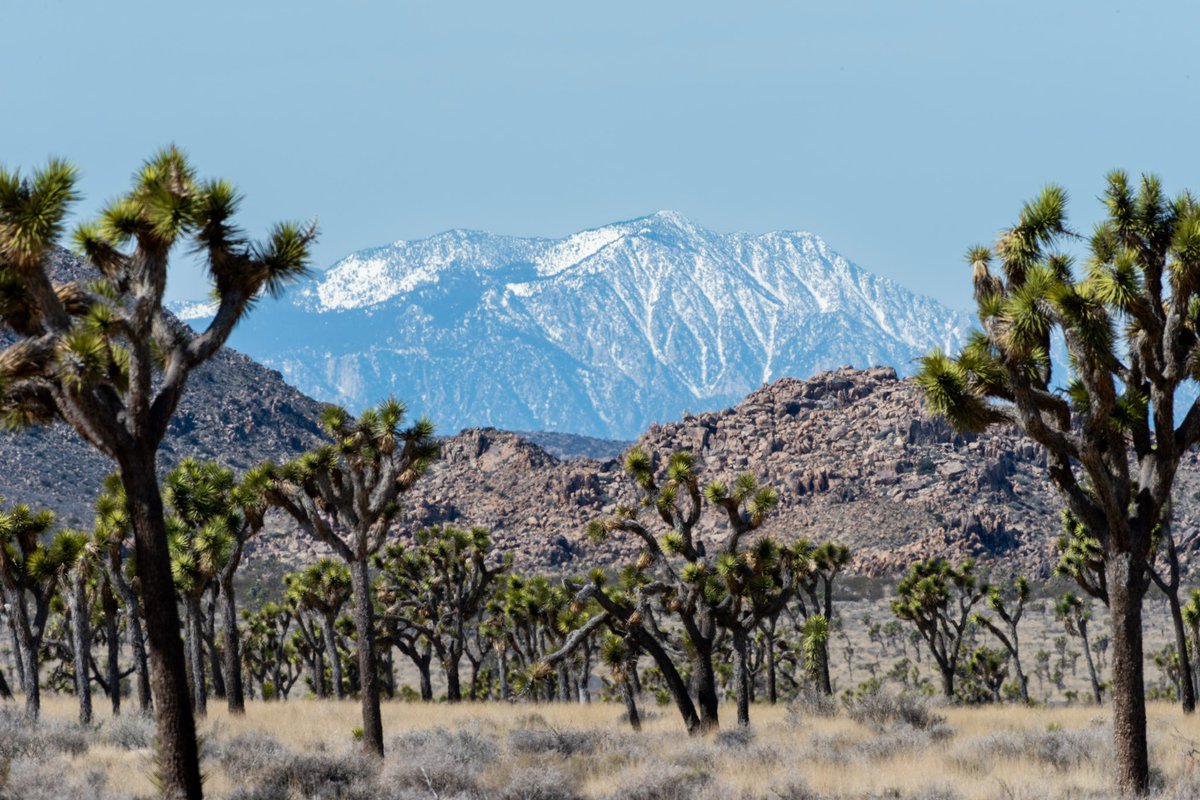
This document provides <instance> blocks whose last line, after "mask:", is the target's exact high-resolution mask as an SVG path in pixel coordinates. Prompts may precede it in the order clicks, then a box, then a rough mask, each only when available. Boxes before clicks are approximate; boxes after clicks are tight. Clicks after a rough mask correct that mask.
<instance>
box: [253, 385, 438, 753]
mask: <svg viewBox="0 0 1200 800" xmlns="http://www.w3.org/2000/svg"><path fill="white" fill-rule="evenodd" d="M404 416H405V408H404V406H403V404H401V403H400V402H398V401H396V400H387V401H385V402H383V403H381V404H380V405H379V406H378V407H377V408H372V409H368V410H366V411H364V412H363V413H362V414H361V415H360V416H359V418H358V419H357V420H356V419H354V418H353V417H351V416H350V414H348V413H347V412H346V411H345V410H344V409H342V408H338V407H337V406H328V407H326V409H325V412H324V414H323V415H322V424H323V426H324V428H325V430H326V431H327V432H328V433H329V434H330V435H331V436H332V437H333V438H334V443H333V444H331V445H327V446H324V447H321V448H318V449H316V450H313V451H311V452H309V453H306V454H305V455H303V456H301V457H300V458H299V459H297V460H296V461H293V462H292V463H290V464H287V465H285V466H283V467H280V468H277V469H275V470H274V471H273V473H272V474H273V477H274V479H275V480H274V484H273V487H272V489H271V490H270V491H269V492H268V499H269V500H270V502H271V503H272V504H274V505H278V506H280V507H282V508H283V509H284V510H285V511H287V512H288V513H289V514H290V515H291V516H292V518H293V519H295V520H296V522H298V523H299V524H300V527H301V528H302V529H304V531H305V532H306V533H308V535H310V536H312V537H313V538H314V539H317V540H318V541H321V542H324V543H325V544H327V545H328V546H329V547H330V548H332V550H333V552H334V553H335V554H336V555H337V557H338V558H340V559H342V560H343V561H345V562H346V564H347V565H349V567H350V582H351V584H352V586H353V591H354V630H355V634H356V638H357V640H358V675H359V683H360V684H361V692H360V694H361V697H362V711H363V745H364V747H365V749H366V750H367V751H368V752H371V753H375V754H376V755H379V756H382V755H383V721H382V719H381V717H380V710H379V680H378V676H377V671H376V657H375V620H374V608H373V604H372V597H371V594H372V593H371V579H370V558H371V556H372V555H374V554H375V553H377V552H378V551H379V549H380V548H381V547H382V546H383V544H384V542H385V541H386V539H387V535H388V531H389V529H390V528H391V524H392V522H393V521H394V520H395V519H396V516H397V515H398V514H399V513H400V496H401V495H403V494H404V493H405V492H406V491H408V489H409V488H411V487H412V485H413V484H414V483H415V482H416V481H417V479H418V478H420V477H421V475H423V474H424V473H425V471H426V470H427V469H428V467H429V465H430V464H431V463H432V461H433V459H434V458H435V457H436V456H437V444H436V442H435V441H434V439H433V423H431V422H430V421H429V420H427V419H421V420H418V421H417V422H416V423H415V424H414V425H412V426H410V427H408V428H402V427H401V426H402V425H403V423H404Z"/></svg>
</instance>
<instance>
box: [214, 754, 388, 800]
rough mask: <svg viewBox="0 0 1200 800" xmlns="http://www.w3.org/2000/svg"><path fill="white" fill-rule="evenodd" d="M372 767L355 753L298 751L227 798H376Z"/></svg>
mask: <svg viewBox="0 0 1200 800" xmlns="http://www.w3.org/2000/svg"><path fill="white" fill-rule="evenodd" d="M376 771H377V770H376V767H375V764H374V762H373V761H372V760H370V759H368V758H367V757H366V756H363V755H361V754H359V753H345V754H342V755H333V754H329V753H302V754H298V755H293V756H289V757H287V758H285V759H284V760H283V762H282V763H280V764H278V765H277V766H275V767H274V768H273V769H270V770H267V771H266V772H265V773H264V774H263V775H262V777H261V778H260V780H258V781H257V782H256V783H255V784H251V785H250V786H247V787H244V788H242V789H240V790H238V791H237V792H235V793H234V794H232V795H230V800H291V798H293V797H297V796H298V797H302V798H305V799H306V800H308V799H309V798H311V800H376V798H377V797H378V793H377V792H376V791H375V788H374V785H373V778H374V776H375V773H376Z"/></svg>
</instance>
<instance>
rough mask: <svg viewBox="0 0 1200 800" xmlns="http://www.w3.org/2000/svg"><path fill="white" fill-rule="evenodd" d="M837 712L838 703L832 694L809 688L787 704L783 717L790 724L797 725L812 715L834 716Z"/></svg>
mask: <svg viewBox="0 0 1200 800" xmlns="http://www.w3.org/2000/svg"><path fill="white" fill-rule="evenodd" d="M837 713H838V703H837V701H836V700H834V699H833V697H832V696H830V695H827V694H825V693H824V692H819V691H816V690H814V689H811V688H809V689H805V690H803V691H801V692H800V693H799V694H797V695H796V696H795V697H794V698H792V700H791V702H789V703H788V704H787V714H786V717H785V719H786V720H787V721H788V722H789V723H790V724H793V725H799V724H802V723H803V722H805V721H806V720H808V719H810V718H812V717H822V718H825V717H835V716H837Z"/></svg>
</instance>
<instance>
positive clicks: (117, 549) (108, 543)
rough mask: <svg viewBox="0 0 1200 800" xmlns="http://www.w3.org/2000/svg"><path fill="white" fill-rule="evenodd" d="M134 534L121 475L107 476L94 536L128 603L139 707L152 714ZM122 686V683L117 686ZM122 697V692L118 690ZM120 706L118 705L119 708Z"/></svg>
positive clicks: (113, 580) (110, 576)
mask: <svg viewBox="0 0 1200 800" xmlns="http://www.w3.org/2000/svg"><path fill="white" fill-rule="evenodd" d="M130 533H131V526H130V524H129V510H128V504H127V503H126V501H125V487H124V486H122V485H121V476H119V475H117V474H115V473H113V474H112V475H109V476H108V477H107V478H105V479H104V485H103V490H102V491H101V493H100V496H99V497H98V498H97V499H96V521H95V523H94V528H93V535H94V537H95V540H96V546H97V548H99V549H101V550H103V551H104V553H105V563H104V575H105V579H106V580H107V581H108V584H109V586H110V587H112V588H113V589H115V590H116V594H117V595H118V596H119V597H120V598H121V604H122V605H124V606H125V624H126V627H127V628H128V631H129V649H130V650H131V651H132V653H131V654H132V656H133V669H134V674H135V676H136V681H137V695H138V707H139V708H140V709H141V711H142V713H143V714H145V713H149V712H150V711H151V710H152V708H153V706H154V703H153V701H152V699H151V691H150V666H149V659H148V657H147V655H146V634H145V630H144V628H143V626H142V619H143V613H142V602H141V594H140V592H139V591H138V589H139V586H138V585H137V584H138V581H137V579H136V577H132V574H133V572H134V570H133V569H132V568H131V567H132V565H133V562H132V561H131V560H130V558H129V553H128V552H127V550H128V541H129V536H130ZM117 688H118V689H119V688H120V687H119V686H118V687H117ZM114 695H115V697H118V698H119V697H120V692H119V691H118V692H115V693H114ZM119 707H120V706H119V705H117V706H116V708H119Z"/></svg>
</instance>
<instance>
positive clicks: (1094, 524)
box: [919, 172, 1200, 794]
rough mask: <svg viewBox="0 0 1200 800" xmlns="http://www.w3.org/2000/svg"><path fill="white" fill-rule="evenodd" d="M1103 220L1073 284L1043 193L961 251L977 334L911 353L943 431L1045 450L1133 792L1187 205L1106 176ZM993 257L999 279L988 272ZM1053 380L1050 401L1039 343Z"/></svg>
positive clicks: (1195, 220)
mask: <svg viewBox="0 0 1200 800" xmlns="http://www.w3.org/2000/svg"><path fill="white" fill-rule="evenodd" d="M1104 199H1105V204H1106V206H1107V211H1108V218H1107V219H1106V220H1105V221H1103V222H1102V223H1100V224H1099V225H1098V226H1097V227H1096V229H1095V232H1094V233H1093V235H1092V237H1091V242H1090V245H1091V246H1090V257H1089V258H1088V261H1087V269H1086V274H1085V275H1084V276H1083V277H1082V278H1080V279H1077V278H1076V275H1075V273H1074V271H1073V268H1072V263H1071V259H1070V258H1068V257H1066V256H1063V255H1061V254H1059V253H1057V252H1055V246H1056V244H1057V243H1058V242H1059V241H1060V240H1061V239H1063V238H1064V237H1067V236H1071V235H1072V234H1071V232H1070V231H1069V230H1068V228H1067V225H1066V205H1067V198H1066V192H1064V191H1063V190H1062V189H1060V188H1058V187H1054V186H1051V187H1047V188H1046V189H1045V190H1043V191H1042V193H1041V195H1040V196H1039V197H1038V199H1036V200H1034V201H1033V202H1031V203H1028V204H1027V205H1026V206H1025V207H1024V208H1023V209H1022V211H1021V213H1020V216H1019V218H1018V221H1017V224H1016V225H1014V226H1013V227H1012V228H1011V229H1009V230H1008V231H1006V232H1004V233H1003V234H1001V237H1000V240H999V242H998V243H997V245H996V246H995V248H994V250H989V249H987V248H982V247H980V248H975V249H973V250H971V251H970V252H969V254H968V260H969V261H970V262H971V263H972V265H973V268H974V280H975V299H976V302H977V304H978V308H979V321H980V324H981V326H982V328H983V331H982V332H981V333H978V334H976V335H975V336H974V337H973V338H972V339H971V341H970V342H969V344H968V345H967V346H966V348H965V349H964V350H963V351H962V353H961V354H959V355H958V356H957V357H956V358H950V357H948V356H946V355H945V354H942V353H934V354H931V355H930V356H928V357H926V359H925V360H924V365H923V368H922V371H921V374H920V376H919V380H920V382H921V385H922V387H923V388H924V391H925V395H926V398H927V400H928V401H929V403H930V405H931V406H932V407H933V409H934V410H936V411H937V412H939V413H942V414H944V415H945V416H946V417H947V418H949V419H950V420H951V421H952V422H953V423H954V424H955V425H956V426H957V427H959V428H960V429H966V430H982V429H984V428H986V427H988V426H990V425H995V424H1012V425H1017V426H1019V427H1020V428H1021V429H1023V430H1024V431H1025V432H1026V433H1027V434H1028V435H1029V436H1030V437H1031V438H1033V439H1034V440H1035V441H1037V442H1038V443H1040V444H1041V445H1042V446H1043V447H1045V449H1046V453H1047V458H1048V460H1047V469H1048V476H1049V478H1050V480H1051V481H1052V483H1053V484H1054V485H1055V487H1056V488H1057V489H1058V490H1059V491H1060V493H1061V494H1062V495H1063V496H1064V498H1065V500H1066V503H1067V506H1068V508H1069V509H1070V510H1071V512H1072V513H1073V514H1074V515H1075V516H1076V517H1077V518H1078V519H1079V520H1081V521H1082V522H1083V523H1084V524H1085V525H1086V526H1087V528H1088V530H1089V531H1091V534H1092V536H1094V537H1095V539H1096V541H1097V543H1098V544H1099V548H1100V552H1101V553H1102V555H1103V560H1104V572H1105V579H1106V584H1107V586H1106V589H1107V593H1108V597H1109V603H1108V606H1109V611H1110V614H1109V617H1110V621H1111V625H1112V650H1113V655H1112V684H1113V739H1114V749H1115V758H1114V763H1115V766H1116V783H1117V788H1118V790H1120V791H1121V792H1124V793H1129V794H1133V793H1139V794H1140V793H1145V792H1146V791H1147V790H1148V784H1149V777H1150V765H1149V757H1148V753H1147V749H1146V707H1145V692H1144V680H1143V663H1142V662H1143V658H1142V601H1143V598H1144V596H1145V592H1146V588H1147V586H1148V584H1149V578H1148V576H1147V564H1148V563H1149V561H1150V560H1151V557H1152V553H1153V549H1154V531H1155V529H1156V528H1157V527H1158V526H1159V525H1160V524H1161V523H1162V522H1163V520H1164V518H1165V515H1164V511H1165V510H1166V509H1167V507H1168V505H1169V503H1170V499H1171V491H1172V488H1173V486H1174V483H1175V474H1176V471H1177V468H1178V466H1179V460H1180V458H1181V457H1182V456H1183V454H1184V453H1186V452H1187V451H1188V449H1190V448H1191V447H1192V446H1193V445H1194V444H1196V442H1197V441H1200V403H1197V402H1195V401H1191V402H1189V403H1188V404H1187V405H1186V406H1185V405H1184V404H1183V402H1182V398H1178V399H1179V400H1180V401H1181V402H1180V404H1178V405H1177V397H1176V394H1177V391H1178V390H1179V389H1180V388H1181V387H1182V386H1183V384H1184V383H1185V382H1186V381H1188V380H1189V379H1191V378H1193V377H1195V376H1196V374H1197V373H1196V367H1197V364H1200V348H1198V346H1197V345H1198V343H1200V340H1198V339H1197V336H1196V329H1197V322H1198V319H1197V314H1198V313H1200V304H1197V303H1196V302H1195V301H1196V299H1197V297H1200V204H1197V202H1196V200H1195V199H1194V198H1193V197H1192V195H1190V194H1188V193H1184V194H1181V195H1180V196H1179V197H1177V198H1176V199H1175V200H1170V199H1168V198H1167V197H1166V196H1165V194H1164V193H1163V190H1162V186H1161V183H1160V182H1159V180H1158V179H1157V178H1155V177H1153V176H1143V177H1142V179H1141V182H1140V185H1139V186H1138V187H1137V188H1136V190H1135V189H1134V188H1133V187H1132V186H1131V185H1130V181H1129V178H1128V177H1127V176H1126V175H1125V173H1123V172H1113V173H1110V174H1109V176H1108V187H1107V189H1106V191H1105V197H1104ZM993 258H995V259H996V260H998V261H999V264H1000V267H1001V272H1002V273H1003V275H1002V276H1000V275H995V274H993V273H992V271H991V264H992V261H993ZM1055 331H1060V332H1061V333H1062V335H1063V337H1064V339H1065V342H1066V347H1067V351H1068V354H1069V362H1068V363H1069V374H1068V376H1067V379H1066V380H1065V381H1061V383H1062V384H1064V385H1066V386H1067V392H1066V395H1065V396H1064V395H1062V394H1059V393H1057V392H1056V391H1054V389H1053V387H1054V386H1055V385H1056V384H1057V383H1059V381H1057V380H1056V378H1055V376H1053V375H1052V364H1051V361H1050V355H1049V354H1050V342H1051V335H1052V334H1053V333H1054V332H1055Z"/></svg>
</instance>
